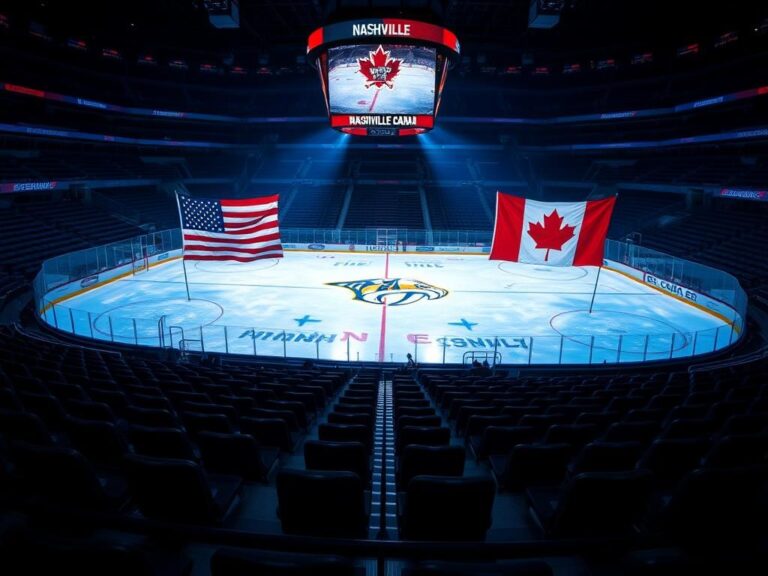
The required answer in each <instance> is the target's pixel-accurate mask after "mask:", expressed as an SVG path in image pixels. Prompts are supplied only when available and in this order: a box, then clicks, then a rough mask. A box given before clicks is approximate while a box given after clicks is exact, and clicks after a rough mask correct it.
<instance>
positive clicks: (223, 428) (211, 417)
mask: <svg viewBox="0 0 768 576" xmlns="http://www.w3.org/2000/svg"><path fill="white" fill-rule="evenodd" d="M181 419H182V421H183V422H184V427H185V428H186V429H187V432H189V434H190V435H191V436H192V437H196V436H197V435H198V434H199V433H200V432H223V433H224V434H230V433H232V432H233V431H234V429H233V428H232V422H230V420H229V418H227V416H225V415H224V414H203V413H199V412H184V413H183V414H182V416H181Z"/></svg>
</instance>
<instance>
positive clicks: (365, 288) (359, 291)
mask: <svg viewBox="0 0 768 576" xmlns="http://www.w3.org/2000/svg"><path fill="white" fill-rule="evenodd" d="M328 285H329V286H341V287H342V288H347V289H349V290H352V292H353V293H354V295H355V300H362V301H363V302H368V303H369V304H380V305H386V306H405V305H406V304H413V303H414V302H418V301H420V300H439V299H440V298H443V297H444V296H446V295H447V294H448V290H445V289H444V288H438V287H437V286H432V285H431V284H427V283H426V282H420V281H419V280H408V279H406V278H371V279H368V280H352V281H350V282H329V283H328Z"/></svg>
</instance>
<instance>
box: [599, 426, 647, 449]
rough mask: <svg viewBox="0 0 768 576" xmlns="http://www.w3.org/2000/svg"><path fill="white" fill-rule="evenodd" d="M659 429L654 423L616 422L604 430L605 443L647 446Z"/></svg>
mask: <svg viewBox="0 0 768 576" xmlns="http://www.w3.org/2000/svg"><path fill="white" fill-rule="evenodd" d="M658 430H659V427H658V424H656V423H655V422H647V421H646V422H616V423H614V424H611V425H610V426H609V427H608V430H606V432H605V435H604V436H603V438H602V439H603V440H605V441H606V442H640V443H641V444H644V445H646V446H647V445H648V444H650V443H651V442H652V441H653V440H654V439H655V437H656V433H657V432H658Z"/></svg>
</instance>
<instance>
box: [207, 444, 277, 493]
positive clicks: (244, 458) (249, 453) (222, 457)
mask: <svg viewBox="0 0 768 576" xmlns="http://www.w3.org/2000/svg"><path fill="white" fill-rule="evenodd" d="M197 445H198V446H199V448H200V456H201V458H202V460H203V465H204V466H205V469H206V470H207V471H208V472H215V473H216V474H228V475H232V476H241V477H242V478H244V479H246V480H256V481H259V482H267V480H268V479H269V476H270V474H271V472H272V471H273V470H274V469H275V467H276V466H277V464H278V458H279V456H280V450H279V449H278V448H268V447H263V446H259V443H258V442H256V440H255V439H254V438H253V436H250V435H248V434H225V433H221V432H200V434H198V435H197Z"/></svg>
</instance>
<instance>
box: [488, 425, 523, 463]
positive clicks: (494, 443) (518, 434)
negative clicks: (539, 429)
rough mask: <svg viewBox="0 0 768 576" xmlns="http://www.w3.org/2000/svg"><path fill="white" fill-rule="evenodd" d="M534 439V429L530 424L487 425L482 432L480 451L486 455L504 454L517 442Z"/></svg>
mask: <svg viewBox="0 0 768 576" xmlns="http://www.w3.org/2000/svg"><path fill="white" fill-rule="evenodd" d="M535 440H536V429H535V428H533V427H532V426H489V427H488V428H486V429H485V432H483V443H482V451H483V453H485V454H486V455H488V456H490V455H492V454H502V455H506V454H508V453H510V452H511V451H512V449H513V448H514V447H515V446H517V445H518V444H528V443H530V442H533V441H535Z"/></svg>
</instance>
